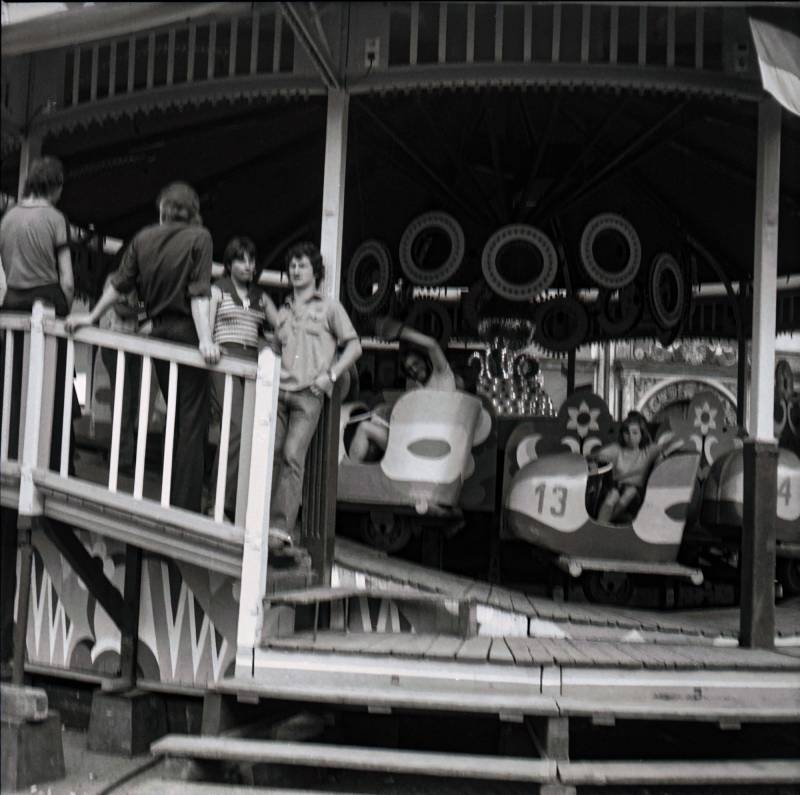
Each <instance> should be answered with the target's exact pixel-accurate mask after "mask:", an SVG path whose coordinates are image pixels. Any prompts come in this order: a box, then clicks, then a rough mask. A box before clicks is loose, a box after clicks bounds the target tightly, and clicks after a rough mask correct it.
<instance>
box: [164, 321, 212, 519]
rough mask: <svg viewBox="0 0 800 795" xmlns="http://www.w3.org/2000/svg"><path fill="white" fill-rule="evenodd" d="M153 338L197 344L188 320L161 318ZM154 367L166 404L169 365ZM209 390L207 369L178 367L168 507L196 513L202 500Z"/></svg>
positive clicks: (191, 323) (192, 324) (195, 335)
mask: <svg viewBox="0 0 800 795" xmlns="http://www.w3.org/2000/svg"><path fill="white" fill-rule="evenodd" d="M152 336H153V337H154V338H156V339H162V340H168V341H170V342H183V343H186V344H189V345H197V334H196V332H195V329H194V323H193V322H192V320H191V318H188V319H180V320H178V321H171V320H167V319H160V320H159V321H157V322H154V324H153V333H152ZM154 365H155V370H156V377H157V378H158V384H159V386H160V387H161V392H162V394H163V395H164V400H165V401H166V400H168V399H169V398H168V396H169V363H168V362H163V361H156V362H154ZM210 391H211V390H210V379H209V373H208V370H202V369H200V368H199V367H186V366H184V365H178V388H177V395H176V398H177V404H176V406H175V436H174V441H173V448H172V450H173V454H172V481H171V484H170V505H172V506H173V507H175V508H185V509H186V510H189V511H196V512H198V513H199V512H200V509H201V506H202V501H203V474H204V472H205V444H206V434H207V433H208V419H209V404H210Z"/></svg>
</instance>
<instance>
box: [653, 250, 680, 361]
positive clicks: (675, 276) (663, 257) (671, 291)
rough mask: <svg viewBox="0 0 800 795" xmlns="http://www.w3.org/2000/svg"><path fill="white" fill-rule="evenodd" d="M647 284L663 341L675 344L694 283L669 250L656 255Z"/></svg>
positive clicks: (666, 344) (663, 342)
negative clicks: (689, 280)
mask: <svg viewBox="0 0 800 795" xmlns="http://www.w3.org/2000/svg"><path fill="white" fill-rule="evenodd" d="M647 284H648V290H647V293H648V295H647V297H648V302H649V304H650V313H651V314H652V316H653V320H655V322H656V325H657V326H658V328H659V329H660V330H661V334H659V342H660V343H661V344H662V345H664V346H668V345H671V344H672V343H673V342H674V341H675V339H676V338H677V336H678V334H679V333H680V330H681V326H682V325H683V320H684V318H685V317H686V314H687V308H688V306H689V299H690V296H691V286H690V284H689V283H688V279H687V278H686V275H685V274H684V271H683V268H681V266H680V265H679V264H678V261H677V260H676V259H675V257H673V256H672V254H669V253H667V252H661V253H660V254H657V255H656V257H655V259H654V260H653V264H652V265H651V267H650V275H649V278H648V283H647Z"/></svg>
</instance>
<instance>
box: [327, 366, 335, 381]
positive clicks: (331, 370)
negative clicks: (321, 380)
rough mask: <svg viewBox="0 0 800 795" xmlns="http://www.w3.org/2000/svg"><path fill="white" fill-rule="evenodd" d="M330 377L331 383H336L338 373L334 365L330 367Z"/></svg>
mask: <svg viewBox="0 0 800 795" xmlns="http://www.w3.org/2000/svg"><path fill="white" fill-rule="evenodd" d="M328 378H330V379H331V383H332V384H335V383H336V373H334V372H333V367H329V368H328Z"/></svg>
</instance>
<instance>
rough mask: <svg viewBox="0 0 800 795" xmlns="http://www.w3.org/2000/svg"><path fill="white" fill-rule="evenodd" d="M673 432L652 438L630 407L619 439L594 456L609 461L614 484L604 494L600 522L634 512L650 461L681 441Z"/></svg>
mask: <svg viewBox="0 0 800 795" xmlns="http://www.w3.org/2000/svg"><path fill="white" fill-rule="evenodd" d="M674 438H675V434H674V433H672V432H671V431H669V432H667V433H665V434H664V435H663V436H661V438H660V439H659V440H658V441H657V442H653V441H652V439H651V438H650V433H649V431H648V430H647V426H646V424H645V422H644V417H642V415H641V414H639V412H635V411H631V412H630V413H629V414H628V416H627V417H626V418H625V421H624V422H623V423H622V426H621V427H620V431H619V442H618V443H617V442H615V443H613V444H609V445H606V446H605V447H602V448H600V450H598V451H597V452H595V453H594V454H593V457H594V458H596V459H599V460H600V461H605V462H607V463H609V464H611V465H612V467H613V468H612V473H613V478H614V485H613V487H612V488H611V490H610V491H609V492H608V494H606V496H605V499H604V500H603V504H602V505H601V506H600V511H599V513H598V514H597V519H598V521H600V522H615V521H617V520H619V518H620V517H621V516H622V515H623V514H625V513H630V512H634V511H636V510H637V509H638V507H639V505H641V502H642V499H643V497H644V490H645V486H646V484H647V478H648V476H649V475H650V470H651V468H652V466H653V464H654V463H655V462H656V460H658V459H663V458H666V457H667V456H668V455H669V454H670V453H672V452H674V451H675V450H677V449H678V448H680V447H681V446H682V445H683V441H682V440H681V439H678V440H677V441H675V442H673V441H672V440H673V439H674Z"/></svg>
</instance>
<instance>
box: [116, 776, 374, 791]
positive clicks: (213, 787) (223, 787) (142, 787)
mask: <svg viewBox="0 0 800 795" xmlns="http://www.w3.org/2000/svg"><path fill="white" fill-rule="evenodd" d="M125 792H126V793H127V795H340V791H336V792H333V791H331V790H318V789H313V790H311V789H294V788H292V789H286V788H284V787H247V786H237V785H235V784H216V783H215V784H208V783H205V782H200V781H175V780H170V779H164V778H161V779H151V780H149V781H143V782H142V783H141V784H139V785H138V786H136V787H134V788H133V789H126V790H125ZM365 795H369V793H365ZM375 795H377V793H376V794H375Z"/></svg>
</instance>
